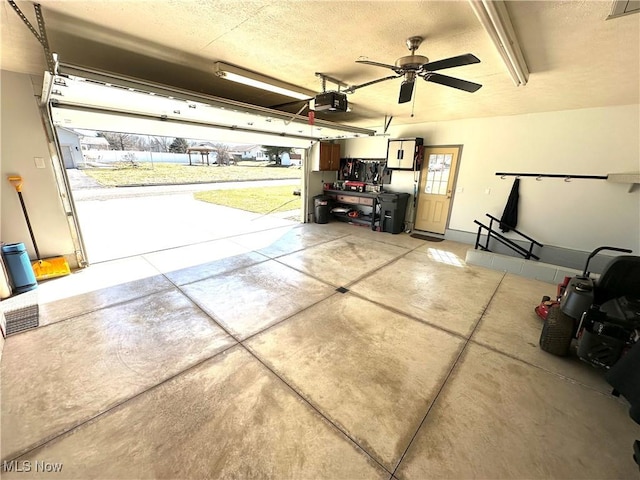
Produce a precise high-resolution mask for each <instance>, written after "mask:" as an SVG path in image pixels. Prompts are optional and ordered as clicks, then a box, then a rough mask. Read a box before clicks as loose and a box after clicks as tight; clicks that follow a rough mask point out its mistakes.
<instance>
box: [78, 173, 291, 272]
mask: <svg viewBox="0 0 640 480" xmlns="http://www.w3.org/2000/svg"><path fill="white" fill-rule="evenodd" d="M67 175H68V176H69V180H70V182H71V184H72V189H73V197H74V200H75V205H76V210H77V213H78V221H79V223H80V227H81V231H82V235H83V238H84V244H85V247H86V252H87V257H88V260H89V263H91V264H93V263H99V262H104V261H108V260H114V259H118V258H124V257H130V256H133V255H141V254H144V253H147V252H154V251H158V250H164V249H169V248H175V247H180V246H183V245H192V244H196V243H201V242H205V241H208V240H214V239H217V238H223V237H228V236H231V235H238V234H240V233H248V232H252V231H260V230H265V229H267V228H271V227H284V226H291V225H295V224H297V223H299V221H300V211H299V210H296V211H292V212H278V213H273V214H270V215H260V214H256V213H252V212H246V211H243V210H238V209H235V208H229V207H224V206H221V205H214V204H211V203H207V202H202V201H199V200H196V199H195V198H194V197H193V194H194V193H195V192H199V191H204V190H227V189H236V188H251V187H263V186H264V187H269V186H283V185H290V186H291V191H292V196H291V198H292V199H293V198H295V197H294V196H293V190H294V189H295V188H297V187H298V186H299V184H300V180H296V179H292V180H257V181H247V182H219V183H205V184H191V185H158V186H143V187H103V186H101V185H99V184H98V183H97V182H96V181H95V180H93V179H92V178H91V177H89V176H87V175H86V174H85V173H84V172H83V171H81V170H76V169H69V170H67Z"/></svg>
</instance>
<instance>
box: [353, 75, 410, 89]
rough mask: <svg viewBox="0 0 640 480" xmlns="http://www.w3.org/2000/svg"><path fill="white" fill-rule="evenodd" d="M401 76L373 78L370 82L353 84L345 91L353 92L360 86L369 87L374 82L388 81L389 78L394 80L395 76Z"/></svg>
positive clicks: (396, 76)
mask: <svg viewBox="0 0 640 480" xmlns="http://www.w3.org/2000/svg"><path fill="white" fill-rule="evenodd" d="M399 76H400V75H390V76H388V77H384V78H378V79H377V80H372V81H370V82H366V83H361V84H360V85H351V86H350V87H349V88H347V89H346V90H345V92H347V93H353V92H354V91H356V90H357V89H359V88H362V87H368V86H369V85H374V84H376V83H380V82H386V81H387V80H393V79H394V78H398V77H399Z"/></svg>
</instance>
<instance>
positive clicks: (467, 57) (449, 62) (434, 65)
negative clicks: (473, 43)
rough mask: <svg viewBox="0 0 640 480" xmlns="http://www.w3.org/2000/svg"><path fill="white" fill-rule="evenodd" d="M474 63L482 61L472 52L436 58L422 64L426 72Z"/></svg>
mask: <svg viewBox="0 0 640 480" xmlns="http://www.w3.org/2000/svg"><path fill="white" fill-rule="evenodd" d="M472 63H480V59H479V58H478V57H476V56H475V55H473V54H471V53H465V54H464V55H458V56H457V57H451V58H445V59H443V60H436V61H435V62H429V63H425V64H424V65H422V70H423V71H425V72H435V71H436V70H444V69H445V68H453V67H461V66H462V65H471V64H472Z"/></svg>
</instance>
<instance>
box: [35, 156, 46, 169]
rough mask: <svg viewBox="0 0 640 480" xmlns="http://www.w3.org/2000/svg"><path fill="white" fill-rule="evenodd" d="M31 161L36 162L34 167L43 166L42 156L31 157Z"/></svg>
mask: <svg viewBox="0 0 640 480" xmlns="http://www.w3.org/2000/svg"><path fill="white" fill-rule="evenodd" d="M33 161H34V162H35V164H36V168H44V158H42V157H33Z"/></svg>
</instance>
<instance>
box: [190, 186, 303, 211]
mask: <svg viewBox="0 0 640 480" xmlns="http://www.w3.org/2000/svg"><path fill="white" fill-rule="evenodd" d="M296 188H297V187H295V186H293V185H290V186H281V187H260V188H238V189H234V190H207V191H204V192H197V193H194V194H193V196H194V197H195V198H196V200H202V201H203V202H209V203H215V204H216V205H224V206H227V207H232V208H239V209H240V210H247V211H249V212H255V213H262V214H267V213H273V212H286V211H288V210H295V209H299V208H301V207H302V203H301V201H300V196H299V195H293V191H294V190H296Z"/></svg>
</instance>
